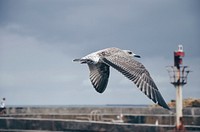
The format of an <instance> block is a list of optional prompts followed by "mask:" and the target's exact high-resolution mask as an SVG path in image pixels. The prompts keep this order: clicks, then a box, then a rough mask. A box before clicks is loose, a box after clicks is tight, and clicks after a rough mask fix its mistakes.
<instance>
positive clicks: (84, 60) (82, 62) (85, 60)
mask: <svg viewBox="0 0 200 132" xmlns="http://www.w3.org/2000/svg"><path fill="white" fill-rule="evenodd" d="M73 61H74V62H80V63H81V64H85V63H92V62H93V61H92V60H90V59H74V60H73Z"/></svg>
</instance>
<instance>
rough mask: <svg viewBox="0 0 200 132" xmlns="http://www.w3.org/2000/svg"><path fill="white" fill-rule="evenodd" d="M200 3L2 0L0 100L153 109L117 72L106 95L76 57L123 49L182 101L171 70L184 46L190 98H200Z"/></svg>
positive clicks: (191, 0) (166, 95)
mask: <svg viewBox="0 0 200 132" xmlns="http://www.w3.org/2000/svg"><path fill="white" fill-rule="evenodd" d="M199 12H200V2H199V1H198V0H176V1H174V0H162V1H160V0H151V1H149V0H121V1H120V0H17V1H16V0H1V1H0V98H2V97H6V99H7V105H73V104H81V105H83V104H153V102H152V101H151V100H149V99H148V98H147V97H146V96H145V95H144V94H143V93H142V92H140V90H139V89H138V88H137V87H136V86H135V85H134V84H133V83H132V82H131V81H129V80H128V79H126V78H125V77H124V76H123V75H121V74H120V73H119V72H118V71H116V70H114V69H111V75H110V79H109V83H108V86H107V89H106V90H105V92H104V93H103V94H99V93H97V92H96V91H95V89H94V88H93V87H92V85H91V83H90V80H89V72H88V67H87V65H80V64H78V63H73V62H72V60H73V59H74V58H79V57H83V56H85V55H87V54H89V53H91V52H94V51H97V50H100V49H103V48H107V47H118V48H121V49H129V50H131V51H133V52H134V53H136V54H139V55H140V56H141V57H142V58H141V59H137V60H138V61H140V62H142V63H143V64H144V66H145V67H146V68H147V69H148V70H149V72H150V74H151V76H152V78H153V79H154V81H155V83H156V84H157V86H158V88H159V90H160V92H161V94H162V95H163V97H164V98H165V100H166V101H167V102H168V101H170V100H171V99H174V98H175V88H174V86H173V85H171V84H170V82H169V76H168V73H167V70H166V66H169V65H173V52H174V51H175V50H177V48H178V45H179V44H182V45H183V48H184V51H185V54H186V56H185V57H184V60H183V64H184V65H188V66H189V67H190V69H191V70H192V71H193V72H191V73H190V74H189V77H188V84H187V85H185V86H184V87H183V98H188V97H193V98H200V77H199V75H200V15H199Z"/></svg>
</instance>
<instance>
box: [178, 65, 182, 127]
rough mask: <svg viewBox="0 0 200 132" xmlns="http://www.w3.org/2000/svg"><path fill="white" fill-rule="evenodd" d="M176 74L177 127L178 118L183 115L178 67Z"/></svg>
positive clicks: (179, 123)
mask: <svg viewBox="0 0 200 132" xmlns="http://www.w3.org/2000/svg"><path fill="white" fill-rule="evenodd" d="M177 74H178V76H177V79H178V80H177V85H176V127H177V128H179V126H180V125H181V122H180V118H181V117H182V116H183V113H182V109H183V108H182V107H183V102H182V87H181V84H180V81H181V80H180V68H178V73H177Z"/></svg>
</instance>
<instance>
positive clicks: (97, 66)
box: [73, 47, 170, 110]
mask: <svg viewBox="0 0 200 132" xmlns="http://www.w3.org/2000/svg"><path fill="white" fill-rule="evenodd" d="M134 57H137V58H140V56H139V55H137V54H134V53H133V52H132V51H130V50H122V49H119V48H115V47H112V48H106V49H103V50H99V51H96V52H94V53H91V54H89V55H86V56H85V57H82V58H80V59H74V60H73V61H74V62H80V63H81V64H87V65H88V67H89V70H90V81H91V83H92V85H93V87H94V88H95V90H96V91H97V92H99V93H103V92H104V91H105V89H106V87H107V84H108V79H109V75H110V67H112V68H114V69H116V70H117V71H119V72H120V73H122V74H123V75H124V76H125V77H127V78H128V79H129V80H131V81H132V82H134V83H135V84H136V86H137V87H138V88H139V89H140V90H141V91H142V92H143V93H144V94H145V95H146V96H147V97H148V98H149V99H151V100H152V101H153V102H154V103H157V104H158V105H160V106H162V107H163V108H165V109H168V110H170V108H169V107H168V105H167V104H166V102H165V100H164V99H163V97H162V95H161V93H160V92H159V90H158V88H157V86H156V84H155V83H154V81H153V79H152V78H151V76H150V74H149V72H148V71H147V70H146V68H145V67H144V66H143V64H141V63H140V62H138V61H136V60H134Z"/></svg>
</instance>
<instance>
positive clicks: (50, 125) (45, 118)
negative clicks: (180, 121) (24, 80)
mask: <svg viewBox="0 0 200 132" xmlns="http://www.w3.org/2000/svg"><path fill="white" fill-rule="evenodd" d="M94 111H96V115H92V116H91V114H92V113H93V112H94ZM173 111H174V109H173V110H172V111H168V110H165V109H162V108H131V107H130V108H129V107H128V108H127V107H126V108H125V107H119V108H116V107H69V108H67V107H62V108H60V107H57V108H51V107H43V108H42V107H10V108H7V109H6V112H7V114H5V115H1V116H0V131H4V130H5V131H7V130H8V129H11V130H17V131H18V130H48V131H68V130H69V131H71V130H73V131H80V130H81V131H88V130H90V131H116V132H118V131H132V130H135V131H147V132H148V131H161V132H162V131H167V130H173V129H174V125H175V122H174V120H175V115H174V112H173ZM183 113H184V116H183V118H184V121H185V122H184V123H185V126H186V127H187V130H191V131H200V109H199V108H185V109H184V110H183ZM120 115H123V117H122V119H123V121H124V123H117V122H115V121H117V120H118V117H119V116H120ZM93 118H95V121H94V119H93ZM103 120H104V122H103ZM113 120H114V121H113ZM156 121H157V122H158V124H159V125H158V126H157V125H155V122H156Z"/></svg>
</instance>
